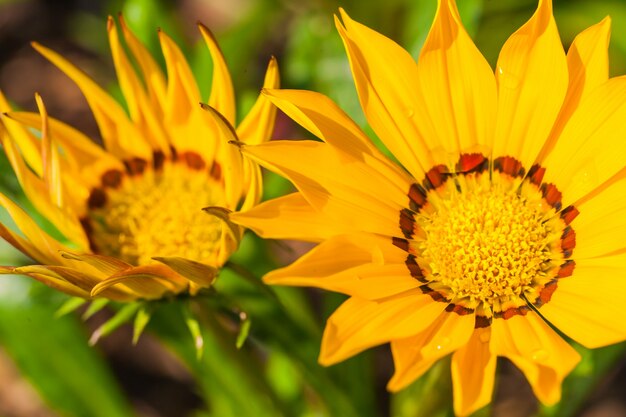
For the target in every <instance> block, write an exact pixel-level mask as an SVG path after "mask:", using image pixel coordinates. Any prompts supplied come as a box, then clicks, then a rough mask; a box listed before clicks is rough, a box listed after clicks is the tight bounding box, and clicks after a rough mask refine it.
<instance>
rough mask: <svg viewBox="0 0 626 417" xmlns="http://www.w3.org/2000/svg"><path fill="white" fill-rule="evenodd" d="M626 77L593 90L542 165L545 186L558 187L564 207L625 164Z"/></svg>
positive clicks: (610, 81)
mask: <svg viewBox="0 0 626 417" xmlns="http://www.w3.org/2000/svg"><path fill="white" fill-rule="evenodd" d="M625 119H626V77H618V78H611V79H610V80H608V81H607V82H606V83H604V84H602V85H601V86H599V87H597V88H595V89H594V90H593V91H592V92H590V93H589V94H588V95H587V96H586V98H585V100H583V101H582V102H581V103H580V105H579V106H578V108H577V109H576V111H575V112H574V113H573V114H572V116H571V118H570V119H569V121H568V123H567V125H566V126H565V128H564V129H563V132H562V133H561V136H560V138H559V140H558V141H557V143H556V144H555V145H554V147H553V148H552V150H551V151H550V153H549V154H548V155H547V156H546V158H545V159H544V161H543V163H542V165H543V166H544V167H545V168H546V173H545V176H544V178H543V181H544V182H547V183H553V184H557V186H558V188H559V191H561V192H562V193H563V206H567V205H568V204H573V203H575V202H576V201H577V200H579V199H580V198H582V197H584V196H585V195H586V194H588V193H590V192H591V191H593V190H594V189H595V188H596V187H598V186H600V185H601V184H602V183H604V182H605V181H606V180H608V179H609V178H611V177H612V176H613V175H615V174H616V173H617V172H618V171H620V170H621V169H622V168H623V167H624V166H625V165H626V164H625V163H624V158H623V155H624V154H626V141H624V140H623V138H624V137H625V136H626V124H625V123H624V120H625Z"/></svg>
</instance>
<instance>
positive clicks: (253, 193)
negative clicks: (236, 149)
mask: <svg viewBox="0 0 626 417" xmlns="http://www.w3.org/2000/svg"><path fill="white" fill-rule="evenodd" d="M241 164H242V166H241V168H242V176H243V181H244V182H243V185H244V189H243V193H244V199H243V203H241V208H240V209H241V210H248V209H249V208H252V207H254V206H256V205H257V204H259V202H260V201H261V198H262V197H263V176H262V174H261V167H260V166H259V165H257V164H255V163H254V162H252V161H251V160H249V159H247V158H243V159H242V161H241Z"/></svg>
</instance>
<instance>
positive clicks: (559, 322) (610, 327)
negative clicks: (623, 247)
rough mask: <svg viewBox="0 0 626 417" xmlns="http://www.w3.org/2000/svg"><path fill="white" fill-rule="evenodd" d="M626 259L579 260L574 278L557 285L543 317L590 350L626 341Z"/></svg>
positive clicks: (542, 308)
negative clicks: (625, 307) (625, 278)
mask: <svg viewBox="0 0 626 417" xmlns="http://www.w3.org/2000/svg"><path fill="white" fill-rule="evenodd" d="M625 274H626V255H625V254H621V255H617V256H607V257H603V258H595V259H585V260H576V269H574V274H573V275H572V276H571V277H567V278H563V279H560V280H559V281H558V287H557V289H556V291H554V293H553V294H552V298H551V300H550V302H548V303H546V304H544V305H543V306H541V309H540V310H539V311H540V312H541V314H542V315H543V316H544V317H545V318H546V319H547V320H549V321H550V323H552V324H553V325H554V326H555V327H556V328H558V329H559V330H561V331H562V332H563V333H565V334H566V335H568V336H570V337H571V338H572V339H574V340H576V341H577V342H579V343H580V344H582V345H584V346H586V347H588V348H596V347H601V346H606V345H610V344H612V343H616V342H620V341H622V340H625V339H626V320H624V312H623V311H624V305H625V304H626V280H624V276H625Z"/></svg>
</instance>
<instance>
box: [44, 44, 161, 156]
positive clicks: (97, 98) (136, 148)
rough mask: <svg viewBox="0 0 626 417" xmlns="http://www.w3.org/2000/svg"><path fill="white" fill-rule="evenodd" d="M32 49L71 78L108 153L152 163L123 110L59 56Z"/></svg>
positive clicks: (141, 140)
mask: <svg viewBox="0 0 626 417" xmlns="http://www.w3.org/2000/svg"><path fill="white" fill-rule="evenodd" d="M32 45H33V47H34V48H35V49H36V50H37V51H38V52H39V53H40V54H42V55H43V56H44V57H45V58H47V59H48V60H49V61H50V62H52V63H53V64H54V65H56V66H57V67H58V68H59V69H60V70H61V71H63V72H64V73H65V74H66V75H67V76H68V77H70V78H71V79H72V80H73V81H74V82H75V83H76V84H77V85H78V87H79V88H80V89H81V91H82V92H83V94H84V95H85V98H86V99H87V102H88V103H89V106H90V107H91V111H92V112H93V115H94V117H95V118H96V121H97V123H98V127H99V128H100V133H101V135H102V139H103V141H104V143H105V145H106V147H107V149H108V150H109V151H110V152H111V153H113V154H114V155H116V156H118V157H120V158H127V157H132V156H136V157H140V158H143V159H145V160H151V159H152V151H151V149H150V146H148V143H147V142H146V140H145V138H144V137H143V136H142V135H141V132H139V131H138V130H137V128H136V127H135V126H134V125H133V124H132V123H131V121H130V120H129V119H128V117H127V116H126V113H125V112H124V110H123V109H122V107H121V106H120V105H119V104H118V103H117V102H116V101H115V100H113V98H111V96H109V95H108V94H107V93H106V92H105V91H104V90H103V89H102V88H100V87H99V86H98V85H97V84H96V83H95V82H94V81H93V80H91V78H89V77H88V76H87V75H86V74H85V73H84V72H82V71H81V70H79V69H78V68H77V67H76V66H74V65H73V64H72V63H70V62H69V61H67V60H66V59H65V58H63V57H62V56H61V55H59V54H58V53H56V52H54V51H52V50H50V49H48V48H46V47H44V46H42V45H40V44H38V43H36V42H33V44H32Z"/></svg>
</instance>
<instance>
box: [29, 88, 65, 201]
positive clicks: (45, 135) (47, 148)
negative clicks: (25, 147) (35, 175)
mask: <svg viewBox="0 0 626 417" xmlns="http://www.w3.org/2000/svg"><path fill="white" fill-rule="evenodd" d="M35 100H36V101H37V107H38V108H39V113H40V114H41V124H42V127H41V160H42V163H43V172H42V179H43V184H44V187H45V188H46V190H47V191H48V196H49V199H50V201H51V203H52V204H54V205H56V206H57V207H63V197H64V196H63V183H62V181H61V166H60V161H59V149H58V147H57V144H56V143H55V142H54V141H53V140H52V138H51V137H50V130H49V128H48V112H47V111H46V107H45V105H44V104H43V100H42V99H41V96H40V95H39V94H37V93H35Z"/></svg>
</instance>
